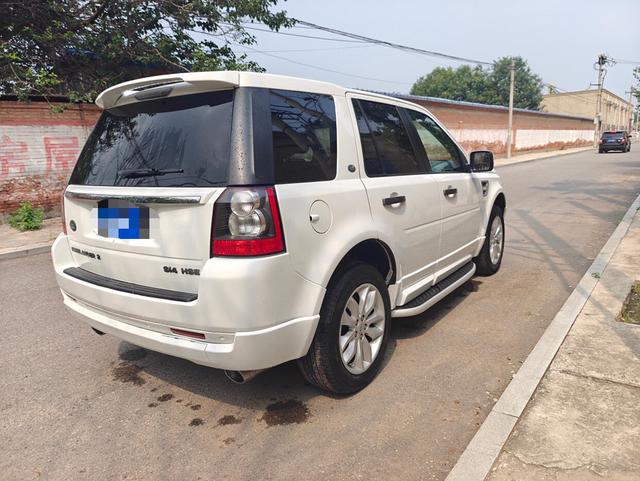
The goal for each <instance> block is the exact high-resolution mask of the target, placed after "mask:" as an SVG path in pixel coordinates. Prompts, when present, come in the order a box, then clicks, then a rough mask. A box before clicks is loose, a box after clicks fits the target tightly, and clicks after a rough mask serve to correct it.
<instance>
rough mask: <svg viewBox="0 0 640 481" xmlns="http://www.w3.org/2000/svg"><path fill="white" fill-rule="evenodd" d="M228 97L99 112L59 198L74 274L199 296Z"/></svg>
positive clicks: (224, 170) (221, 168) (227, 134)
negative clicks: (80, 271) (82, 271)
mask: <svg viewBox="0 0 640 481" xmlns="http://www.w3.org/2000/svg"><path fill="white" fill-rule="evenodd" d="M233 97H234V91H233V90H225V91H218V92H207V93H199V94H191V95H182V96H177V97H169V98H161V99H157V100H148V101H143V102H135V103H130V104H127V105H125V106H122V107H117V108H113V109H110V110H107V111H105V112H104V113H103V114H102V116H101V118H100V120H99V121H98V123H97V125H96V127H95V129H94V131H93V133H92V134H91V136H90V137H89V139H88V140H87V143H86V145H85V148H84V149H83V151H82V153H81V155H80V157H79V159H78V162H77V164H76V167H75V169H74V172H73V174H72V176H71V179H70V182H69V186H68V187H67V190H66V193H65V199H64V207H65V217H66V226H67V234H68V237H69V243H70V245H71V248H72V253H73V256H74V260H75V261H76V263H77V265H78V266H80V267H82V268H83V269H86V270H88V271H91V272H93V273H96V274H100V275H103V276H107V277H109V278H112V279H117V280H121V281H126V282H132V283H135V284H142V285H145V286H150V287H159V288H167V289H173V290H181V291H187V292H189V291H190V292H196V291H197V285H198V274H199V269H200V268H201V266H202V265H203V264H204V262H205V261H206V260H207V259H208V258H209V251H210V236H211V219H212V212H213V203H214V202H215V199H216V198H217V197H218V196H219V195H220V193H221V192H222V191H223V190H224V187H225V186H226V184H227V177H228V165H229V155H230V154H229V152H230V138H231V120H232V108H233Z"/></svg>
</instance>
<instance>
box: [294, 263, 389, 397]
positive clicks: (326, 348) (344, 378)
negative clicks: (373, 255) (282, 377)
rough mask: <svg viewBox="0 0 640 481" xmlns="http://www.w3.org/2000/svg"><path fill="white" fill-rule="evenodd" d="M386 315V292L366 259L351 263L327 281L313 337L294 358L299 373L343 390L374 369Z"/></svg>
mask: <svg viewBox="0 0 640 481" xmlns="http://www.w3.org/2000/svg"><path fill="white" fill-rule="evenodd" d="M390 319H391V307H390V303H389V293H388V292H387V286H386V285H385V282H384V280H383V278H382V276H381V274H380V273H379V272H378V271H377V270H376V269H375V268H374V267H372V266H370V265H368V264H361V263H356V264H351V265H350V266H348V267H346V268H345V269H343V270H341V272H339V273H338V274H337V275H336V278H335V279H334V280H333V281H332V282H331V283H330V284H329V287H328V289H327V293H326V295H325V299H324V302H323V304H322V308H321V310H320V321H319V323H318V328H317V330H316V334H315V337H314V339H313V342H312V343H311V347H310V348H309V352H308V353H307V355H306V356H305V357H303V358H301V359H299V360H298V365H299V366H300V370H301V371H302V374H303V375H304V377H305V378H306V379H307V381H309V382H310V383H312V384H314V385H316V386H318V387H319V388H321V389H324V390H325V391H330V392H333V393H338V394H348V393H353V392H356V391H359V390H361V389H363V388H364V387H365V386H367V385H368V384H369V383H370V382H371V381H372V380H373V379H374V378H375V377H376V375H377V374H378V372H379V371H380V368H381V365H382V362H383V358H384V355H385V351H386V348H387V343H388V338H389V329H390Z"/></svg>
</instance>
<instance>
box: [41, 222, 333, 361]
mask: <svg viewBox="0 0 640 481" xmlns="http://www.w3.org/2000/svg"><path fill="white" fill-rule="evenodd" d="M52 257H53V263H54V268H55V275H56V280H57V282H58V285H59V286H60V289H61V291H62V293H63V297H64V304H65V306H66V307H67V308H68V309H69V310H70V311H71V312H72V313H74V314H76V315H78V316H80V317H81V318H82V319H83V320H84V321H86V322H87V323H88V324H90V325H91V326H92V327H94V328H96V329H98V330H100V331H103V332H106V333H109V334H112V335H114V336H117V337H119V338H121V339H124V340H126V341H128V342H131V343H132V344H135V345H138V346H141V347H145V348H148V349H151V350H154V351H158V352H162V353H165V354H169V355H173V356H177V357H181V358H185V359H189V360H191V361H193V362H195V363H198V364H203V365H206V366H210V367H215V368H220V369H231V370H251V369H262V368H267V367H272V366H275V365H277V364H281V363H283V362H286V361H289V360H292V359H297V358H299V357H302V356H304V355H305V354H306V352H307V351H308V349H309V346H310V344H311V341H312V339H313V336H314V334H315V329H316V326H317V322H318V319H319V312H320V306H321V304H322V299H323V297H324V292H325V290H324V288H322V287H321V286H320V285H318V284H315V283H313V282H311V281H309V280H307V279H305V278H303V277H301V276H300V275H299V274H297V273H296V272H295V270H294V269H293V267H292V266H291V262H290V258H289V256H288V255H279V256H271V257H265V258H256V259H247V260H243V259H224V258H215V259H210V260H209V261H207V262H206V263H205V265H204V267H203V268H202V270H201V275H200V278H199V282H198V292H197V294H198V296H197V299H195V300H193V301H189V302H179V301H175V300H168V299H162V298H154V297H149V296H144V295H138V294H134V293H131V292H124V291H120V290H115V289H110V288H108V287H104V286H101V285H96V284H92V283H90V282H87V281H85V280H82V279H78V278H76V277H73V276H70V275H68V274H66V273H65V272H64V271H65V270H66V269H69V268H72V267H77V264H76V263H75V261H74V260H73V257H72V255H71V251H70V246H69V243H68V241H67V238H66V236H64V235H63V234H61V235H60V236H59V237H58V238H57V239H56V241H55V242H54V244H53V247H52ZM171 328H174V329H181V330H187V331H191V332H197V333H199V334H202V335H204V339H202V340H200V339H192V338H189V337H186V336H181V335H176V334H174V333H172V332H171Z"/></svg>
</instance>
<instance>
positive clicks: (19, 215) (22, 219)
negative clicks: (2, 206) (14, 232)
mask: <svg viewBox="0 0 640 481" xmlns="http://www.w3.org/2000/svg"><path fill="white" fill-rule="evenodd" d="M43 220H44V210H43V209H42V208H41V207H34V206H33V205H31V202H22V203H21V204H20V208H18V210H16V211H15V212H14V213H13V214H11V215H9V225H10V226H11V227H13V228H14V229H18V230H19V231H21V232H24V231H25V230H38V229H39V228H40V227H42V221H43Z"/></svg>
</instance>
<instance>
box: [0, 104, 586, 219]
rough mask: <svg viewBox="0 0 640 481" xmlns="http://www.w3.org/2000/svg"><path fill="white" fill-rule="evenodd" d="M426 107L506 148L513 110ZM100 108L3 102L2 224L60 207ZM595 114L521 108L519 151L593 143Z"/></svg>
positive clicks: (450, 124) (457, 130) (469, 142)
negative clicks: (33, 208) (36, 209)
mask: <svg viewBox="0 0 640 481" xmlns="http://www.w3.org/2000/svg"><path fill="white" fill-rule="evenodd" d="M400 97H402V98H406V99H409V100H411V101H413V102H416V103H419V104H422V105H424V106H425V107H426V108H428V109H429V110H430V111H431V112H433V114H434V115H435V116H436V117H438V119H439V120H440V121H441V122H443V123H444V124H445V125H446V126H447V128H448V129H449V130H450V131H451V133H452V134H453V135H454V136H455V137H456V138H457V140H458V141H459V142H460V143H461V144H462V145H463V146H464V148H465V149H467V150H468V151H471V150H478V149H488V150H492V151H493V152H494V153H495V154H497V155H500V154H503V153H504V152H505V151H506V138H507V115H508V114H507V110H506V109H505V108H502V107H495V106H493V107H492V106H485V105H478V104H471V103H466V102H451V101H446V100H442V99H433V98H427V97H414V96H400ZM99 114H100V111H99V109H98V108H97V107H96V106H94V105H73V106H70V107H67V108H66V109H65V110H64V112H62V113H54V112H53V111H52V110H51V108H50V106H49V104H47V103H46V102H35V101H34V102H31V103H25V102H14V101H6V100H0V222H2V220H3V218H4V216H5V215H6V213H7V212H11V211H13V210H15V208H16V207H18V205H19V204H20V202H24V201H31V202H32V203H33V204H35V205H39V206H43V207H44V208H45V209H46V210H47V213H48V214H49V215H54V214H56V213H58V212H59V204H60V193H61V192H62V190H63V188H64V186H65V185H66V183H67V180H68V179H69V175H70V174H71V170H72V169H73V166H74V165H75V162H76V159H77V156H78V154H79V153H80V149H82V146H83V144H84V142H85V140H86V138H87V136H88V135H89V133H90V132H91V129H92V127H93V125H94V124H95V122H96V120H97V118H98V116H99ZM592 141H593V123H592V121H591V120H590V119H585V118H579V117H572V116H567V115H559V114H549V113H544V112H527V111H522V110H518V109H516V110H515V112H514V149H513V150H514V151H515V152H518V151H530V150H540V149H547V150H550V149H561V148H569V147H576V146H581V145H590V143H591V142H592Z"/></svg>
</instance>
